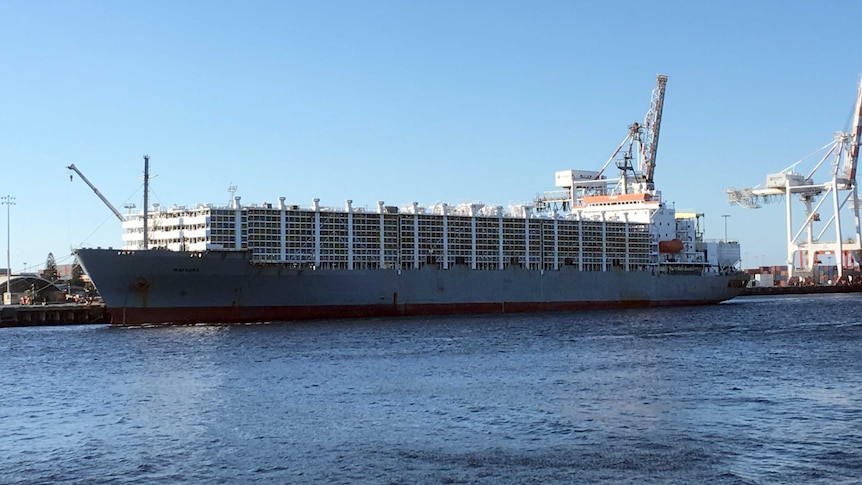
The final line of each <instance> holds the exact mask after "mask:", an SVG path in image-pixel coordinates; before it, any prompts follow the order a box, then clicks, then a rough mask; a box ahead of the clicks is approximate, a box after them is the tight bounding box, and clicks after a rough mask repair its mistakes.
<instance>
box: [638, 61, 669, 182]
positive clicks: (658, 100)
mask: <svg viewBox="0 0 862 485" xmlns="http://www.w3.org/2000/svg"><path fill="white" fill-rule="evenodd" d="M656 80H657V85H656V87H655V89H654V90H653V92H652V100H651V103H650V110H649V111H648V112H647V114H646V117H645V118H644V130H645V134H646V140H645V143H643V144H641V150H642V151H643V153H642V159H643V164H644V165H643V168H642V169H643V173H644V177H645V178H646V182H647V183H648V184H650V185H651V184H652V183H653V176H654V175H655V155H656V152H657V151H658V134H659V131H660V130H661V111H662V109H663V108H664V91H665V87H666V86H667V76H664V75H661V74H660V75H658V76H657V78H656Z"/></svg>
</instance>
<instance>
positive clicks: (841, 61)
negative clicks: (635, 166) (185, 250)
mask: <svg viewBox="0 0 862 485" xmlns="http://www.w3.org/2000/svg"><path fill="white" fill-rule="evenodd" d="M860 21H862V2H859V1H856V0H839V1H792V2H788V1H773V0H764V1H757V2H752V1H742V0H735V1H734V0H732V1H721V2H696V1H662V2H643V1H616V2H586V1H583V2H580V1H559V2H556V1H531V2H504V1H497V0H495V1H463V0H461V1H434V2H428V1H406V0H405V1H372V0H367V1H325V2H316V1H303V2H296V1H271V2H270V1H249V2H240V1H229V2H226V1H210V0H208V1H145V2H131V1H101V2H91V1H75V2H70V1H21V0H6V1H4V2H2V3H0V41H1V42H2V48H1V49H0V66H2V75H0V93H2V94H0V96H2V104H0V167H2V172H0V195H7V194H11V195H12V196H14V197H15V199H16V200H15V202H16V205H14V206H12V207H11V253H12V267H13V271H19V270H21V269H23V268H24V264H25V263H26V264H27V266H29V267H30V268H31V269H35V267H42V266H44V264H45V259H46V257H47V254H48V253H49V252H53V254H54V255H55V257H56V258H57V260H58V261H59V262H71V258H69V257H67V256H68V255H69V254H70V252H71V249H72V248H73V247H79V246H103V247H106V246H114V247H119V246H121V244H122V243H121V234H122V231H121V229H120V225H119V221H117V220H116V219H115V218H114V216H113V215H112V214H111V213H110V211H109V210H108V209H107V208H106V207H105V206H104V205H103V204H102V203H101V202H100V201H99V200H98V199H97V197H96V196H95V194H93V193H92V192H91V191H90V190H89V189H88V188H87V187H86V185H85V184H84V183H83V182H82V181H81V180H79V179H78V178H77V177H76V178H75V180H74V181H72V182H70V181H69V171H68V170H66V168H65V167H66V166H67V165H68V164H70V163H75V164H76V165H77V166H78V167H79V168H80V169H81V170H82V171H83V172H84V174H85V175H87V177H88V178H89V179H90V180H91V181H93V183H94V184H96V185H97V186H98V187H99V189H100V190H101V191H102V193H104V195H105V196H106V197H107V198H108V199H109V200H111V202H112V203H113V204H114V205H116V206H117V207H119V208H120V209H121V210H122V207H123V205H124V204H127V203H135V204H137V206H138V207H139V208H140V207H141V203H142V187H141V186H142V180H141V176H142V170H143V161H142V156H143V155H144V154H145V153H148V154H149V155H150V156H151V173H153V174H156V175H157V177H155V178H154V179H152V196H151V201H153V202H159V203H161V204H162V205H172V204H181V205H182V204H185V205H192V204H195V203H198V202H216V203H224V202H227V200H228V197H229V193H228V190H227V189H228V186H229V185H231V184H235V185H237V186H238V191H237V195H240V196H242V201H243V202H244V203H252V202H258V203H259V202H276V201H277V200H278V197H279V196H285V197H287V200H288V202H289V203H294V204H300V205H303V206H307V205H308V204H309V203H310V201H311V199H312V198H314V197H319V198H320V199H321V203H322V204H324V205H331V206H341V205H343V203H344V201H345V199H353V200H354V205H356V206H369V207H371V206H374V204H375V203H376V201H378V200H383V201H385V202H386V203H387V204H392V205H406V204H409V203H410V202H412V201H417V202H419V203H421V204H433V203H436V202H449V203H453V204H455V203H459V202H465V201H477V200H478V201H483V202H485V203H488V204H494V205H508V204H510V203H514V202H526V201H529V200H531V199H533V197H535V195H537V194H539V193H541V192H543V191H545V190H549V189H552V188H553V180H554V178H553V177H554V172H555V171H557V170H562V169H568V168H574V169H585V170H597V169H598V168H599V167H600V166H601V165H602V164H603V163H604V162H605V160H606V159H607V158H608V157H609V155H610V154H611V153H612V152H613V150H614V149H615V148H616V146H617V144H618V143H619V142H620V141H621V140H622V138H623V137H624V136H625V134H626V130H627V126H628V125H629V124H630V123H631V122H633V121H638V120H642V119H643V115H644V113H645V112H646V111H647V109H648V108H649V96H650V91H651V90H652V89H653V87H654V85H655V76H656V74H659V73H662V74H667V75H669V76H670V80H669V82H668V87H667V97H666V104H665V110H664V118H663V124H662V132H661V142H660V146H659V150H658V163H657V169H656V183H657V185H658V188H659V189H660V190H662V192H663V195H664V198H665V200H666V201H668V202H672V203H675V205H676V207H677V209H685V210H696V211H698V212H703V213H706V215H707V216H706V237H707V238H723V237H724V219H723V218H722V217H721V215H722V214H728V215H730V217H729V218H728V220H727V223H728V235H729V236H730V237H731V238H735V239H739V240H740V242H741V244H742V251H743V253H744V257H743V259H744V261H743V262H744V266H746V267H750V266H755V265H759V264H761V263H765V264H781V263H783V262H784V259H785V256H784V254H785V222H784V205H783V204H774V205H771V206H766V207H764V208H762V209H759V210H750V209H742V208H739V207H736V206H731V205H730V204H728V202H727V198H726V195H725V193H724V191H725V189H726V188H727V187H745V186H754V185H756V184H759V183H762V181H763V180H764V179H765V176H766V174H767V173H771V172H777V171H779V170H781V169H783V168H785V167H787V166H788V165H790V164H791V163H792V162H794V161H796V160H798V159H800V158H802V157H804V156H805V155H807V154H809V153H810V152H812V151H814V150H815V149H817V148H819V147H820V146H822V145H824V144H826V143H828V142H829V141H830V140H832V138H833V133H834V132H835V131H840V130H846V129H848V128H849V118H850V115H851V112H852V110H853V103H854V99H855V95H856V86H857V83H858V80H859V75H860V73H862V58H860V56H859V54H858V50H859V45H860V43H859V37H860V35H859V31H860V29H859V24H860ZM812 165H813V162H812ZM6 208H7V207H6V206H0V209H2V213H0V221H2V226H1V227H0V234H2V240H0V247H2V248H3V252H2V254H0V266H3V267H5V264H6V248H7V245H6V234H7V232H6V225H7V224H6V223H7V218H6ZM746 258H747V260H746Z"/></svg>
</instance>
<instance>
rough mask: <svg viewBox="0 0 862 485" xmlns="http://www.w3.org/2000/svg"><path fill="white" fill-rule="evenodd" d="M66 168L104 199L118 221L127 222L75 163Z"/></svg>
mask: <svg viewBox="0 0 862 485" xmlns="http://www.w3.org/2000/svg"><path fill="white" fill-rule="evenodd" d="M66 168H68V169H69V170H72V171H73V172H75V173H76V174H78V176H79V177H81V180H83V181H84V183H86V184H87V185H88V186H89V187H90V188H91V189H93V192H95V193H96V195H98V196H99V198H100V199H102V202H104V203H105V205H106V206H108V209H111V212H113V213H114V215H115V216H117V219H119V220H120V222H125V220H126V218H125V217H123V214H121V213H120V211H118V210H117V208H116V207H114V205H113V204H111V203H110V202H109V201H108V199H106V198H105V196H104V195H102V193H101V192H99V189H97V188H96V186H95V185H93V184H92V183H90V181H89V180H87V177H85V176H84V174H82V173H81V171H80V170H78V167H76V166H75V164H74V163H73V164H71V165H69V166H68V167H66ZM70 177H71V175H70Z"/></svg>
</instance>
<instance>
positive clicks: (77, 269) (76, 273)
mask: <svg viewBox="0 0 862 485" xmlns="http://www.w3.org/2000/svg"><path fill="white" fill-rule="evenodd" d="M83 275H84V268H82V267H81V265H80V264H79V263H78V259H77V258H76V259H75V262H74V263H72V276H71V278H69V284H70V285H72V286H84V278H83V277H82V276H83Z"/></svg>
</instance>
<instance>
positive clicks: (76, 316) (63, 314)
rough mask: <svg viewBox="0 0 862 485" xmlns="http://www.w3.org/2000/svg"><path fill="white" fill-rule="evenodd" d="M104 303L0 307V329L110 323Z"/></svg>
mask: <svg viewBox="0 0 862 485" xmlns="http://www.w3.org/2000/svg"><path fill="white" fill-rule="evenodd" d="M110 322H111V317H110V315H109V314H108V310H107V308H105V304H104V303H90V304H87V305H82V304H80V303H62V304H56V305H52V304H48V305H4V306H0V327H36V326H44V325H81V324H92V323H110Z"/></svg>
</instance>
